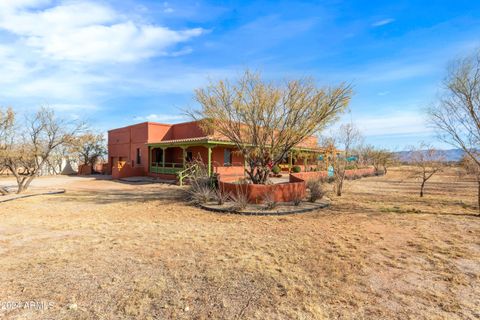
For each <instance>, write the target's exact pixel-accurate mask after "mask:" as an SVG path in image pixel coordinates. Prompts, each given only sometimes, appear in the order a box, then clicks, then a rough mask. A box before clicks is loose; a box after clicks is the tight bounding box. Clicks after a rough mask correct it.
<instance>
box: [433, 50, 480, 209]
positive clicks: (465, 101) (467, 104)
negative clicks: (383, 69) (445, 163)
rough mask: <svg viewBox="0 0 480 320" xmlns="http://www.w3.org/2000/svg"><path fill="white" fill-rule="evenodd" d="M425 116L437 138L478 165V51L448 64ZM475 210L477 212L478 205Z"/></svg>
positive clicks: (479, 88)
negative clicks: (438, 93) (436, 97)
mask: <svg viewBox="0 0 480 320" xmlns="http://www.w3.org/2000/svg"><path fill="white" fill-rule="evenodd" d="M428 115H429V118H430V121H431V123H432V124H433V125H434V127H435V128H436V129H437V130H438V135H439V138H440V139H441V140H442V141H444V142H446V143H449V144H451V145H453V146H455V147H456V148H460V149H462V150H463V151H464V152H465V154H466V155H468V156H469V157H470V159H471V160H472V163H474V164H476V165H477V166H478V167H480V50H479V51H476V52H475V53H474V54H473V55H470V56H467V57H465V58H462V59H458V60H456V61H454V62H452V63H451V65H450V66H449V68H448V71H447V76H446V78H445V80H444V82H443V94H442V95H441V97H440V98H439V101H438V102H437V103H436V104H435V105H433V106H432V107H430V108H429V110H428ZM478 197H479V198H480V189H479V194H478ZM478 210H479V215H480V206H479V208H478Z"/></svg>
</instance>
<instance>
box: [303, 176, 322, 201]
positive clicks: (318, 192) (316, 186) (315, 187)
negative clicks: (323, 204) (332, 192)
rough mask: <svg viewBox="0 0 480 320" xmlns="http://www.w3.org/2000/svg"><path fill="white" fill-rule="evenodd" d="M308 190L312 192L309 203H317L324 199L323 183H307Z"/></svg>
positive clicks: (313, 180) (315, 180) (310, 181)
mask: <svg viewBox="0 0 480 320" xmlns="http://www.w3.org/2000/svg"><path fill="white" fill-rule="evenodd" d="M307 188H308V189H309V190H310V195H309V196H308V201H310V202H315V201H317V200H319V199H322V198H323V195H324V194H325V193H324V192H323V189H322V182H321V181H320V180H319V179H312V180H308V181H307Z"/></svg>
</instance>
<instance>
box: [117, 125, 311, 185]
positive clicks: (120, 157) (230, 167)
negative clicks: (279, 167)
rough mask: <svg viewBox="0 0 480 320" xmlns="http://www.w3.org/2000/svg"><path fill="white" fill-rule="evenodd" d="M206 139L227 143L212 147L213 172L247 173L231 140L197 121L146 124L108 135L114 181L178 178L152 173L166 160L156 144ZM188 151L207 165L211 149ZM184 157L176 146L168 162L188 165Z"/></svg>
mask: <svg viewBox="0 0 480 320" xmlns="http://www.w3.org/2000/svg"><path fill="white" fill-rule="evenodd" d="M202 137H203V138H208V139H213V140H218V141H225V142H227V144H220V143H219V144H218V145H215V146H214V147H213V148H212V153H211V164H212V172H213V173H217V174H219V175H223V176H242V175H243V174H244V167H243V166H244V159H243V157H242V156H241V155H240V154H238V153H237V152H235V149H234V148H233V146H231V145H228V139H225V137H222V136H221V135H219V134H218V133H216V132H209V133H206V132H204V131H203V130H202V128H201V127H200V125H199V123H198V122H196V121H192V122H185V123H178V124H161V123H155V122H143V123H139V124H135V125H131V126H127V127H123V128H118V129H113V130H110V131H109V132H108V163H109V168H108V169H109V171H111V172H112V176H113V178H122V177H128V176H143V175H152V176H158V177H162V178H175V175H169V174H167V175H165V174H157V173H153V172H151V169H150V164H152V163H159V162H161V161H162V160H163V159H162V160H160V159H155V156H154V148H155V147H153V145H154V144H155V143H167V142H170V141H172V142H173V143H175V142H178V141H185V139H200V138H202ZM148 144H150V145H151V146H149V145H148ZM299 146H302V147H317V140H316V138H314V137H309V138H307V139H305V141H303V142H302V143H301V144H299ZM183 147H185V145H184V146H183ZM225 149H230V152H231V163H228V164H225V163H224V153H225ZM185 152H188V154H189V155H190V156H192V157H193V158H194V159H201V160H202V162H204V163H207V159H208V149H207V148H206V147H205V146H204V145H194V143H193V144H192V145H189V146H187V147H186V150H185ZM137 155H138V157H137ZM183 158H184V150H182V148H181V147H179V146H175V144H172V146H171V147H168V148H167V149H166V150H165V163H169V164H171V163H173V164H178V165H181V164H182V163H183V162H184V159H183ZM298 164H302V162H301V160H299V161H298Z"/></svg>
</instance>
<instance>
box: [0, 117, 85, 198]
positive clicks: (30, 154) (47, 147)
mask: <svg viewBox="0 0 480 320" xmlns="http://www.w3.org/2000/svg"><path fill="white" fill-rule="evenodd" d="M11 112H12V119H13V120H12V122H11V124H10V125H9V126H8V127H6V129H7V130H6V131H5V133H4V135H5V136H7V137H8V138H7V139H3V140H4V141H3V142H2V148H1V149H2V154H1V160H2V164H3V166H4V167H6V168H7V169H8V170H9V171H10V172H11V173H12V175H13V176H14V177H15V178H16V181H17V193H22V192H24V191H25V190H27V189H28V187H29V186H30V183H31V182H32V181H33V179H35V177H37V176H38V175H39V173H40V170H41V169H42V167H43V166H44V165H45V164H46V163H48V160H49V158H50V157H51V155H52V153H53V151H54V150H55V149H56V148H58V147H59V146H61V145H65V144H66V143H68V142H69V141H70V140H71V138H72V137H73V136H75V135H76V134H77V133H78V131H79V130H80V129H81V128H82V124H79V123H69V122H67V121H65V120H62V119H59V118H57V117H56V116H55V113H54V112H53V110H50V109H47V108H41V109H40V110H39V111H38V112H36V113H35V114H34V115H33V116H30V117H27V118H26V120H25V122H22V123H15V122H16V121H15V116H14V114H13V111H11Z"/></svg>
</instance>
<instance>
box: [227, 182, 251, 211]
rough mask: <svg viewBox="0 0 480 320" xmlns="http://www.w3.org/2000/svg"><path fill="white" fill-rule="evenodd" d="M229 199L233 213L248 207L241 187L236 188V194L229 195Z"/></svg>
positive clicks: (245, 194)
mask: <svg viewBox="0 0 480 320" xmlns="http://www.w3.org/2000/svg"><path fill="white" fill-rule="evenodd" d="M230 199H232V201H233V205H232V210H234V211H239V210H243V209H245V208H246V207H247V205H248V195H247V193H246V191H245V190H244V189H243V188H241V187H237V192H236V193H235V194H233V195H231V196H230Z"/></svg>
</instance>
